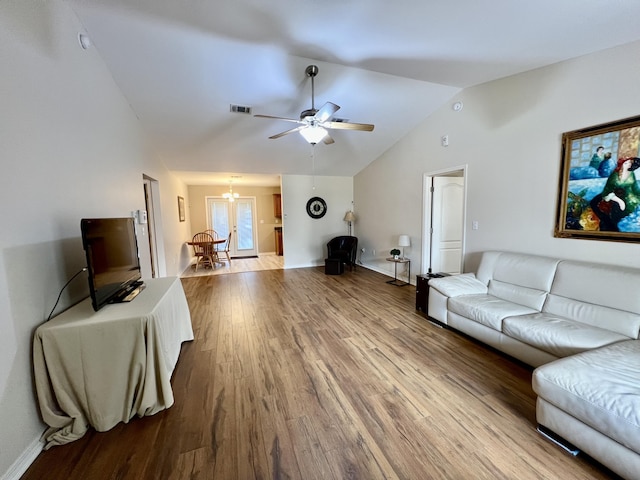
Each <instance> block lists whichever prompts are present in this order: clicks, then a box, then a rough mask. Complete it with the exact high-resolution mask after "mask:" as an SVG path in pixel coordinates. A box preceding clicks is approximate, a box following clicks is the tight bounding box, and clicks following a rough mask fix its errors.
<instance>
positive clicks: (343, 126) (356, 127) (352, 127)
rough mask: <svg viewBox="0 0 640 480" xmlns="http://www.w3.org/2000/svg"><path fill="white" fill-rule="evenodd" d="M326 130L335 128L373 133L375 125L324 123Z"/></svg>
mask: <svg viewBox="0 0 640 480" xmlns="http://www.w3.org/2000/svg"><path fill="white" fill-rule="evenodd" d="M322 126H323V127H324V128H333V129H336V130H360V131H362V132H371V131H372V130H373V128H374V125H371V124H370V123H350V122H324V123H323V124H322Z"/></svg>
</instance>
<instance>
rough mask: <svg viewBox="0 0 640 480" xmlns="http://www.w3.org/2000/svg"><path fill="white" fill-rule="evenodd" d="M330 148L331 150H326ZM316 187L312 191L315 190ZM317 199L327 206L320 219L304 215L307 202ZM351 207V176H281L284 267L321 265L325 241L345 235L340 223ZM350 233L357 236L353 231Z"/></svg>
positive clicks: (324, 253) (344, 226) (346, 233)
mask: <svg viewBox="0 0 640 480" xmlns="http://www.w3.org/2000/svg"><path fill="white" fill-rule="evenodd" d="M329 148H330V147H329ZM314 187H315V188H314ZM311 197H320V198H322V199H323V200H324V201H325V202H326V203H327V213H326V214H325V216H324V217H322V218H319V219H314V218H311V217H310V216H309V215H307V210H306V207H307V202H308V201H309V199H310V198H311ZM352 205H353V179H352V178H351V177H319V176H315V177H314V176H305V175H283V176H282V237H283V244H284V262H285V263H284V266H285V268H300V267H311V266H317V265H324V259H325V258H326V255H327V242H328V241H329V240H331V239H332V238H333V237H337V236H339V235H348V233H349V231H348V225H347V223H346V222H345V221H344V220H343V218H344V215H345V213H346V212H347V211H348V210H351V209H352ZM352 234H353V235H357V234H356V230H355V228H353V229H352Z"/></svg>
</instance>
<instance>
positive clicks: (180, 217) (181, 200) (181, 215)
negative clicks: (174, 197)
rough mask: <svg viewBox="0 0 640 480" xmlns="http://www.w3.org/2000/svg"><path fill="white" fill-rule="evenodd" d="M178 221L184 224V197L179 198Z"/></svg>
mask: <svg viewBox="0 0 640 480" xmlns="http://www.w3.org/2000/svg"><path fill="white" fill-rule="evenodd" d="M178 220H180V221H181V222H184V220H185V218H184V197H180V196H178Z"/></svg>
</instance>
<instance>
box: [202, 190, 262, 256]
mask: <svg viewBox="0 0 640 480" xmlns="http://www.w3.org/2000/svg"><path fill="white" fill-rule="evenodd" d="M255 211H256V199H255V197H240V198H236V199H235V201H233V202H230V201H228V200H227V199H226V198H222V197H207V225H208V226H209V228H212V229H213V230H215V231H216V232H217V233H218V235H219V236H220V237H223V238H224V237H227V236H228V235H229V232H231V245H230V248H229V254H230V255H231V256H232V257H254V256H256V255H258V247H257V245H258V242H257V241H256V232H257V224H256V215H255Z"/></svg>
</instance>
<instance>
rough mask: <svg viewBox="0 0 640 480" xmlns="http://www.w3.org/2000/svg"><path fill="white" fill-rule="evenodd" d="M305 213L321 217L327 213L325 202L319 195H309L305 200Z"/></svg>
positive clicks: (313, 216) (312, 216)
mask: <svg viewBox="0 0 640 480" xmlns="http://www.w3.org/2000/svg"><path fill="white" fill-rule="evenodd" d="M307 213H308V214H309V216H310V217H311V218H322V217H324V214H325V213H327V203H326V202H325V201H324V200H323V199H321V198H320V197H311V198H310V199H309V201H308V202H307Z"/></svg>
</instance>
